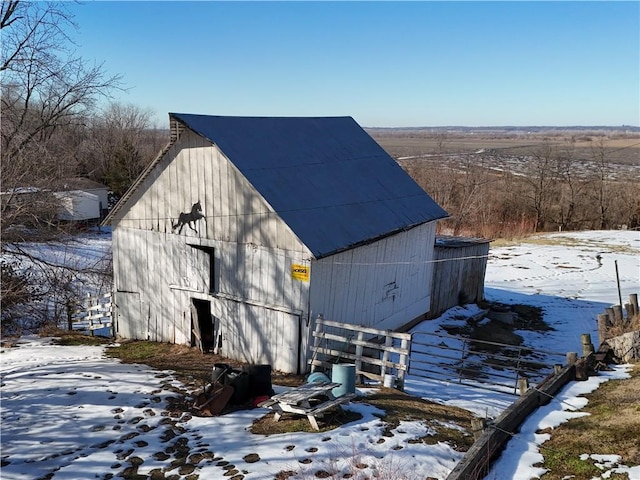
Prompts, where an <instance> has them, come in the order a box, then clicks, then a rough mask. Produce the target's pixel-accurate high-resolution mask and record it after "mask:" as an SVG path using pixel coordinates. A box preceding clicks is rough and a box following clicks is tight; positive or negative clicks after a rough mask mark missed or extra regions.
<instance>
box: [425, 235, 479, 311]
mask: <svg viewBox="0 0 640 480" xmlns="http://www.w3.org/2000/svg"><path fill="white" fill-rule="evenodd" d="M488 254H489V242H488V241H485V240H477V239H476V241H473V239H469V241H467V242H464V243H457V244H456V243H455V242H454V243H450V244H447V243H446V242H444V243H443V244H436V246H435V249H434V255H435V259H436V263H435V269H434V273H433V286H432V295H431V310H430V311H429V315H428V316H429V318H435V317H437V316H439V315H440V314H441V313H443V312H444V311H446V310H448V309H449V308H451V307H454V306H456V305H459V304H464V303H475V302H477V301H479V300H482V299H483V298H484V277H485V273H486V269H487V255H488Z"/></svg>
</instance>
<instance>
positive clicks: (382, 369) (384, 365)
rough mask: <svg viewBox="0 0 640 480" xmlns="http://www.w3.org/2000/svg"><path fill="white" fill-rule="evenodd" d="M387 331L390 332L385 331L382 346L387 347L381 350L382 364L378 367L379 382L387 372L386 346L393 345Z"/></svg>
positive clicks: (382, 380)
mask: <svg viewBox="0 0 640 480" xmlns="http://www.w3.org/2000/svg"><path fill="white" fill-rule="evenodd" d="M388 333H391V332H390V331H387V336H386V337H385V338H384V346H385V347H387V348H385V349H384V351H383V352H382V366H381V367H380V378H381V383H382V382H384V376H385V375H386V374H387V363H388V362H389V349H388V347H391V346H392V345H393V337H391V336H390V335H388Z"/></svg>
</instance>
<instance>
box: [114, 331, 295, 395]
mask: <svg viewBox="0 0 640 480" xmlns="http://www.w3.org/2000/svg"><path fill="white" fill-rule="evenodd" d="M107 356H110V357H114V358H119V359H120V360H121V361H122V362H123V363H144V364H145V365H149V366H150V367H153V368H156V369H159V370H172V371H174V372H175V375H176V378H178V380H180V381H181V382H182V383H184V384H185V385H186V386H188V387H190V388H203V387H204V386H205V385H207V384H208V383H210V382H211V372H212V370H213V366H214V364H216V363H225V364H227V365H229V366H231V367H232V368H238V369H239V368H242V366H243V364H242V363H240V362H236V361H233V360H230V359H228V358H225V357H222V356H220V355H215V354H213V353H202V352H201V351H200V350H198V349H197V348H192V347H187V346H185V345H173V344H169V343H156V342H145V341H138V340H134V341H129V342H123V343H120V344H119V345H118V346H115V347H109V348H107ZM271 379H272V383H274V384H275V385H283V386H295V385H302V384H303V383H304V376H303V375H294V374H290V373H283V372H278V371H274V372H272V375H271Z"/></svg>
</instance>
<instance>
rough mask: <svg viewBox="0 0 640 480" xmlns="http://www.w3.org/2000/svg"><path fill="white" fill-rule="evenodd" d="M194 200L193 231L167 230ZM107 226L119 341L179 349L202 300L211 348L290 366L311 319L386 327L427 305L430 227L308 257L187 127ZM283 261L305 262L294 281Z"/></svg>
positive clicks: (302, 351)
mask: <svg viewBox="0 0 640 480" xmlns="http://www.w3.org/2000/svg"><path fill="white" fill-rule="evenodd" d="M197 201H200V203H201V205H202V213H203V215H204V216H205V217H204V218H203V219H201V220H199V221H198V222H197V223H196V229H197V233H196V232H195V231H193V230H191V229H190V228H189V227H188V226H185V227H184V228H183V230H182V234H178V231H177V230H175V231H174V230H173V229H172V223H175V222H176V221H177V219H178V217H179V214H180V212H188V211H189V210H190V209H191V206H192V205H193V204H194V203H196V202H197ZM112 225H113V252H114V284H115V289H116V298H124V299H125V300H124V302H125V303H124V304H123V307H122V308H120V307H117V308H118V311H119V315H120V316H119V317H118V318H119V322H118V333H119V334H120V335H122V336H124V337H125V338H141V339H149V340H153V341H161V342H173V343H179V344H190V343H191V338H192V334H191V329H192V319H191V305H192V301H193V299H194V298H198V299H201V300H208V301H210V302H211V313H212V315H213V316H214V317H215V322H216V326H215V329H216V335H218V334H220V335H221V338H222V345H221V349H220V352H219V353H221V354H223V355H226V356H229V357H230V358H234V359H238V360H243V361H247V362H252V363H269V364H271V365H272V366H273V368H275V369H279V370H283V371H287V372H296V371H298V368H299V367H300V366H302V369H304V367H305V366H306V352H307V351H308V342H309V337H310V326H309V324H310V323H313V322H312V321H311V322H310V319H311V320H312V319H313V318H314V317H315V316H316V315H318V314H323V315H324V316H325V318H327V319H330V320H336V321H340V322H348V323H355V324H362V325H367V326H375V327H377V328H395V327H398V326H400V325H403V324H405V323H407V322H409V321H411V320H412V319H414V318H415V317H417V316H419V315H421V314H424V313H425V312H427V311H428V310H429V303H430V292H431V274H432V264H431V263H430V261H431V260H432V255H433V244H434V235H435V223H430V224H426V225H422V226H419V227H416V228H413V229H411V230H409V231H406V232H402V233H399V234H397V235H394V236H390V237H388V238H385V239H382V240H380V241H378V242H375V243H373V244H370V245H366V246H362V247H359V248H356V249H353V250H350V251H347V252H343V253H340V254H337V255H333V256H331V257H329V258H325V259H321V260H320V261H315V260H314V259H313V256H312V254H311V252H310V251H309V250H308V248H307V247H306V246H305V245H304V244H302V242H301V241H300V240H299V239H298V237H297V236H296V235H295V234H294V233H293V232H292V231H291V229H290V228H289V227H288V225H286V224H285V223H284V222H283V221H282V220H281V219H280V217H279V216H277V214H276V213H275V212H274V211H273V209H272V208H271V206H270V205H269V204H268V203H267V202H266V201H265V200H264V198H263V197H262V196H261V195H259V194H258V193H257V192H256V191H255V189H254V188H253V187H252V185H250V184H249V182H248V181H247V180H246V178H245V177H244V176H243V175H242V174H241V173H240V172H239V171H238V170H237V168H236V167H235V166H234V165H233V164H232V163H231V162H230V161H229V160H228V159H227V158H226V157H225V155H224V154H223V153H222V152H221V151H220V150H219V149H218V147H217V146H215V145H213V144H211V143H210V142H209V141H207V140H205V139H203V138H202V137H200V136H198V135H196V134H194V133H193V132H190V131H188V130H186V131H185V132H184V133H183V134H182V136H181V138H180V140H178V141H177V142H176V143H175V144H174V145H173V146H172V147H171V148H170V149H169V150H168V152H167V153H166V155H165V156H164V157H163V158H162V159H161V160H160V161H159V163H158V164H157V165H156V166H155V168H154V169H153V171H152V172H150V174H149V175H148V176H147V178H146V179H145V180H144V181H143V182H142V183H141V184H140V185H139V186H138V188H137V190H136V191H135V192H134V193H133V195H132V196H131V197H130V198H129V200H128V201H127V203H126V204H125V205H123V206H122V208H121V209H120V211H119V213H118V214H117V215H116V216H115V217H114V219H113V222H112ZM211 261H213V263H214V282H213V285H212V284H211V281H210V277H211V275H210V269H211ZM293 264H303V265H311V281H310V282H305V281H300V280H296V279H294V278H293V277H292V275H291V269H292V265H293ZM136 298H138V299H139V300H135V299H136Z"/></svg>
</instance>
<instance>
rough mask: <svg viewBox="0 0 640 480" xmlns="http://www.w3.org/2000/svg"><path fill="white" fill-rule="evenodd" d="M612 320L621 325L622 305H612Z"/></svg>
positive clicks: (622, 319)
mask: <svg viewBox="0 0 640 480" xmlns="http://www.w3.org/2000/svg"><path fill="white" fill-rule="evenodd" d="M612 308H613V319H614V321H615V322H616V323H618V324H619V325H622V323H623V321H624V318H623V317H622V305H614V306H613V307H612Z"/></svg>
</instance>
